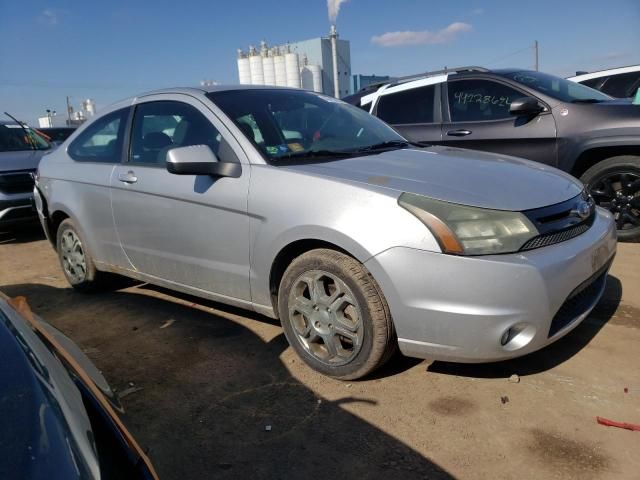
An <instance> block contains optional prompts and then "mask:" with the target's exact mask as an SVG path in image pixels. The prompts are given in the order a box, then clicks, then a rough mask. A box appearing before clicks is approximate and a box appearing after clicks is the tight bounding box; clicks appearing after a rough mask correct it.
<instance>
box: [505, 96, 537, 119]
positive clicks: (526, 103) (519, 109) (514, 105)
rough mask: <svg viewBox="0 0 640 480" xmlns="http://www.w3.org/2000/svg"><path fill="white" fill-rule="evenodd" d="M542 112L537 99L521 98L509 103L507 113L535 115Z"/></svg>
mask: <svg viewBox="0 0 640 480" xmlns="http://www.w3.org/2000/svg"><path fill="white" fill-rule="evenodd" d="M543 110H544V107H543V106H542V105H540V102H538V100H537V99H535V98H533V97H522V98H518V99H516V100H514V101H513V102H511V106H510V107H509V113H510V114H511V115H537V114H539V113H540V112H542V111H543Z"/></svg>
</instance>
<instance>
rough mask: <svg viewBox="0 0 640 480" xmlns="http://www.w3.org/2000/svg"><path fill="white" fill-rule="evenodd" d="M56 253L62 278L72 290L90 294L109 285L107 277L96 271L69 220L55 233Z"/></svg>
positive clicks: (78, 233) (74, 227)
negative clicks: (63, 277)
mask: <svg viewBox="0 0 640 480" xmlns="http://www.w3.org/2000/svg"><path fill="white" fill-rule="evenodd" d="M56 251H57V253H58V259H59V260H60V266H61V267H62V271H63V273H64V276H65V278H66V279H67V281H68V282H69V284H70V285H71V286H72V287H73V288H74V289H76V290H78V291H81V292H92V291H96V290H99V289H101V288H104V287H105V286H106V285H107V284H108V283H110V282H109V280H110V278H109V276H108V275H107V274H104V273H103V272H99V271H98V270H97V269H96V267H95V265H94V263H93V259H92V257H91V255H90V254H89V252H88V251H87V249H86V242H85V241H84V239H83V238H82V236H81V235H80V232H79V231H78V229H77V228H76V226H75V225H74V223H73V221H72V220H71V219H69V218H67V219H66V220H63V221H62V223H60V226H59V227H58V231H57V232H56Z"/></svg>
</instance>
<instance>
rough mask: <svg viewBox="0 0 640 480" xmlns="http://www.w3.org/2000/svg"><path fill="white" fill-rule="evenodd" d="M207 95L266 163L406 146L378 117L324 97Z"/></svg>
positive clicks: (252, 93) (251, 92)
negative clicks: (260, 154)
mask: <svg viewBox="0 0 640 480" xmlns="http://www.w3.org/2000/svg"><path fill="white" fill-rule="evenodd" d="M208 96H209V98H210V99H211V100H212V101H213V102H214V103H215V104H216V105H217V106H218V107H220V108H221V109H222V111H224V113H225V114H227V116H229V118H231V119H232V120H233V121H234V122H235V124H236V125H237V126H238V127H239V128H240V129H241V130H242V131H243V133H244V134H245V135H246V136H247V138H248V139H249V140H251V141H252V142H253V144H254V145H256V146H257V147H258V149H259V150H260V152H261V153H262V155H263V156H264V157H265V159H266V160H267V161H268V162H270V163H278V162H285V161H287V160H298V159H310V158H313V159H321V158H324V159H330V158H336V157H348V156H352V155H357V154H362V153H365V152H373V151H378V150H381V149H393V148H403V147H405V146H407V145H408V143H407V141H406V140H405V139H404V138H402V137H401V136H400V135H399V134H397V133H396V132H395V131H394V130H393V129H392V128H391V127H389V126H388V125H386V124H385V123H383V122H382V121H380V120H378V119H377V118H375V117H373V116H371V115H369V114H368V113H365V112H363V111H362V110H360V109H359V108H357V107H354V106H352V105H349V104H347V103H345V102H342V101H340V100H336V99H334V98H332V97H328V96H325V95H320V94H316V93H312V92H305V91H295V90H284V89H283V90H276V89H255V90H230V91H223V92H213V93H210V94H208Z"/></svg>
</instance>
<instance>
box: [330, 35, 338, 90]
mask: <svg viewBox="0 0 640 480" xmlns="http://www.w3.org/2000/svg"><path fill="white" fill-rule="evenodd" d="M329 38H330V39H331V57H332V59H333V92H334V95H333V96H334V97H336V98H340V77H339V76H338V30H336V25H335V24H333V25H331V31H330V32H329Z"/></svg>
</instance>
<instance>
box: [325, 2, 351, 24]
mask: <svg viewBox="0 0 640 480" xmlns="http://www.w3.org/2000/svg"><path fill="white" fill-rule="evenodd" d="M346 1H347V0H327V10H328V11H329V20H331V23H336V20H337V19H338V13H339V12H340V5H342V4H343V3H344V2H346Z"/></svg>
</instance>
